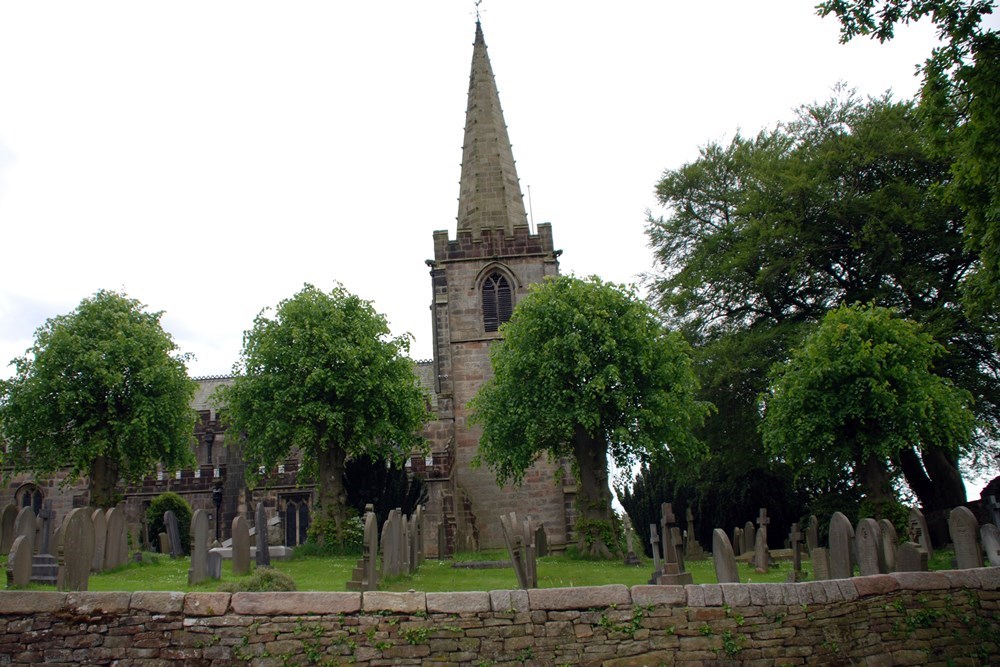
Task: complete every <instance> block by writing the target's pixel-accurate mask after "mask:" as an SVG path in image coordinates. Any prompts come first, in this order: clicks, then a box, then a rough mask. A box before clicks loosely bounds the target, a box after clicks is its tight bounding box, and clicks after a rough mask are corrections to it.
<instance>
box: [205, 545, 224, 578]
mask: <svg viewBox="0 0 1000 667" xmlns="http://www.w3.org/2000/svg"><path fill="white" fill-rule="evenodd" d="M205 565H206V568H207V572H208V576H209V577H210V578H211V579H214V580H216V581H218V580H219V579H222V554H221V553H219V552H218V551H209V552H208V558H207V559H206V561H205Z"/></svg>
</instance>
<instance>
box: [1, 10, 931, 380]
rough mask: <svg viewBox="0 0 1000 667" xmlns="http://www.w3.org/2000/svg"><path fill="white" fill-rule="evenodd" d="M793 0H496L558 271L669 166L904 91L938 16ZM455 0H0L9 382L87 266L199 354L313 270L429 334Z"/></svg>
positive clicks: (629, 233)
mask: <svg viewBox="0 0 1000 667" xmlns="http://www.w3.org/2000/svg"><path fill="white" fill-rule="evenodd" d="M813 4H814V3H813V2H810V1H809V0H805V1H803V0H795V1H792V0H766V1H765V0H716V1H715V2H711V3H708V2H679V1H674V2H664V1H663V0H649V1H646V0H634V1H629V0H625V1H623V2H620V3H615V4H614V9H613V10H611V9H609V7H610V5H608V4H602V5H600V6H599V5H597V4H596V3H593V4H591V3H580V2H568V1H565V2H556V1H551V2H550V1H539V0H533V1H529V0H486V2H484V3H483V5H482V7H481V9H482V10H483V11H482V22H483V29H484V32H485V35H486V41H487V44H488V45H489V52H490V57H491V60H492V63H493V67H494V72H495V74H496V77H497V83H498V87H499V89H500V98H501V103H502V104H503V107H504V112H505V116H506V120H507V124H508V126H509V131H510V136H511V141H512V142H513V144H514V156H515V158H516V159H517V167H518V170H519V175H520V178H521V183H522V187H523V188H524V190H525V193H527V190H528V188H527V186H530V192H531V202H530V203H531V208H532V211H533V219H534V222H535V223H536V224H537V223H538V222H546V221H547V222H551V223H552V225H553V233H554V237H555V241H556V246H557V247H559V248H561V249H563V251H564V254H563V256H562V261H561V269H562V271H563V272H566V273H569V272H573V273H576V274H578V275H587V274H599V275H601V276H602V277H604V278H605V279H609V280H615V281H619V282H633V281H635V280H636V279H637V276H638V275H639V274H641V273H643V272H645V271H648V270H649V269H650V268H651V254H650V251H649V249H648V248H647V247H646V243H645V238H644V236H643V227H644V222H645V217H646V216H645V211H646V210H647V209H653V210H654V211H655V212H657V213H659V212H658V211H657V209H656V202H655V199H654V198H653V194H652V192H653V186H654V184H655V182H656V180H657V178H658V177H659V175H660V174H661V173H662V171H663V170H664V169H666V168H674V167H677V166H680V165H681V164H683V163H684V162H686V161H689V160H692V159H694V158H695V157H696V156H697V150H698V147H699V146H700V145H702V144H704V143H705V142H707V141H710V140H713V139H725V138H727V137H729V136H731V135H732V133H733V132H734V131H735V130H736V129H737V128H741V129H742V130H743V131H744V132H756V131H758V130H759V129H761V128H763V127H765V126H769V125H773V123H775V122H776V121H778V120H781V119H787V118H789V117H790V115H791V113H792V109H793V108H794V107H796V106H798V105H799V104H802V103H805V102H809V101H813V100H822V99H826V98H827V97H828V96H829V95H830V91H831V89H832V87H833V86H834V85H835V84H836V83H837V82H838V81H841V80H843V81H846V82H847V83H848V84H849V85H851V86H854V87H856V88H857V89H858V90H859V91H860V92H861V93H862V94H872V95H877V94H881V93H882V92H884V91H886V90H887V89H892V90H893V91H894V92H895V93H896V95H897V96H898V97H910V96H912V95H913V94H914V93H915V91H916V90H917V87H918V79H917V78H916V77H915V75H914V70H915V66H916V65H917V64H918V63H919V62H921V61H922V60H923V58H924V57H926V55H927V54H928V53H929V51H930V49H931V47H932V45H933V43H934V34H933V30H932V28H931V26H930V25H917V26H915V27H913V28H909V29H905V30H902V31H900V34H899V36H898V38H897V39H896V40H895V41H894V42H892V43H891V44H888V45H885V46H880V45H878V44H876V43H871V42H869V41H867V40H859V41H856V42H854V43H851V44H850V45H846V46H845V45H841V44H839V43H838V26H837V24H836V22H835V21H834V20H833V19H820V18H819V17H817V16H816V15H815V11H814V9H813V8H812V5H813ZM474 21H475V15H474V5H473V2H472V1H471V0H447V1H443V0H439V1H437V2H424V3H418V2H412V0H410V1H406V2H404V1H402V0H384V1H383V2H370V3H369V2H356V3H339V2H332V1H330V0H326V1H322V2H311V1H308V0H293V1H290V2H281V3H277V2H274V3H266V2H246V1H240V2H223V1H216V2H202V1H199V2H184V1H179V2H169V3H166V2H158V3H153V2H143V3H137V2H132V1H128V2H101V1H94V2H85V3H83V2H45V3H34V2H30V3H29V2H6V1H5V2H2V3H0V377H7V376H9V375H10V374H11V373H12V371H13V369H12V367H8V366H6V365H5V364H6V362H7V361H8V360H10V359H12V358H13V357H15V356H17V355H19V354H21V353H23V351H24V350H25V349H26V348H27V347H28V346H29V345H30V343H31V340H32V336H33V332H34V330H35V329H36V328H37V327H38V326H39V325H41V324H42V323H43V322H44V321H45V320H46V318H49V317H52V316H54V315H57V314H60V313H65V312H68V311H71V310H72V309H73V308H74V307H75V306H76V305H77V304H78V303H79V301H80V300H81V299H82V298H84V297H86V296H88V295H90V294H93V293H94V292H95V291H96V290H98V289H101V288H108V289H117V290H124V291H125V292H127V293H128V294H129V295H130V296H132V297H135V298H138V299H140V300H141V301H142V302H144V303H145V304H147V305H148V307H149V308H150V309H152V310H162V311H164V312H165V315H164V318H163V324H164V327H165V328H166V329H167V330H168V331H169V332H170V333H171V334H172V335H173V336H174V338H175V339H176V341H177V342H178V344H179V346H180V348H181V349H182V350H183V351H185V352H190V353H193V354H194V355H195V361H193V362H192V363H191V364H190V370H191V372H192V374H194V375H199V376H201V375H214V374H224V373H228V372H229V371H230V370H231V367H232V364H233V362H234V361H236V359H237V356H238V354H239V349H240V345H241V340H242V338H241V337H242V333H243V331H244V330H245V329H247V328H248V327H249V326H250V324H251V322H252V320H253V318H254V316H255V315H256V314H257V313H258V312H259V311H260V310H261V309H262V308H264V307H265V306H270V305H274V304H276V303H277V302H278V301H279V300H281V299H282V298H285V297H288V296H291V295H292V294H294V293H295V292H296V291H297V290H298V289H299V288H301V286H302V284H303V283H305V282H310V283H313V284H315V285H317V286H320V287H323V288H329V287H330V286H331V285H332V284H333V283H334V281H340V282H342V283H343V284H344V285H345V286H346V287H347V288H348V289H350V290H352V291H354V292H356V293H358V294H360V295H361V296H363V297H364V298H367V299H370V300H372V301H373V302H374V304H375V307H376V308H377V309H378V310H379V311H380V312H383V313H385V314H386V315H387V317H388V319H389V321H390V324H391V326H392V328H393V330H394V332H395V333H403V332H410V333H411V334H412V335H413V336H414V341H413V346H412V349H411V353H412V355H413V356H414V357H415V358H419V359H423V358H429V357H430V355H431V334H430V315H429V311H428V306H429V303H430V296H431V290H430V284H429V279H428V273H427V272H428V269H427V267H426V266H425V265H424V260H425V259H427V258H429V257H431V256H432V255H433V245H432V233H433V232H434V230H438V229H447V230H449V231H450V232H451V233H452V235H454V231H455V215H456V213H457V196H458V182H457V181H458V177H459V162H460V159H461V142H462V128H463V125H464V115H465V103H466V101H465V95H466V91H467V86H468V76H469V66H470V59H471V56H472V40H473V36H474Z"/></svg>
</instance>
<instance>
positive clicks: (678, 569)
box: [649, 503, 694, 586]
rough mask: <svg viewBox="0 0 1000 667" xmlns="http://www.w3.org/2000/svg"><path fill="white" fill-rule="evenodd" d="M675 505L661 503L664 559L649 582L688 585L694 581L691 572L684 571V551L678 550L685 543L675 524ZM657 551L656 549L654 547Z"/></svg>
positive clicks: (661, 537) (661, 536)
mask: <svg viewBox="0 0 1000 667" xmlns="http://www.w3.org/2000/svg"><path fill="white" fill-rule="evenodd" d="M675 521H676V518H675V517H674V510H673V505H672V504H671V503H663V504H662V505H660V527H661V530H662V534H661V535H660V539H661V541H662V543H663V560H662V562H661V563H660V568H659V569H658V570H656V571H654V572H653V578H652V579H651V580H650V582H649V583H651V584H661V585H674V586H677V585H686V584H690V583H694V580H693V579H692V577H691V573H690V572H685V571H684V556H683V553H684V552H683V551H678V548H677V547H678V546H679V545H680V544H682V543H683V540H682V539H681V535H680V529H679V528H677V526H674V525H673V523H674V522H675ZM654 552H655V549H654Z"/></svg>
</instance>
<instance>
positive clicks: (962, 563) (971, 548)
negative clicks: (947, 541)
mask: <svg viewBox="0 0 1000 667" xmlns="http://www.w3.org/2000/svg"><path fill="white" fill-rule="evenodd" d="M948 531H949V532H950V533H951V541H952V543H953V544H954V545H955V561H956V562H957V563H958V569H960V570H966V569H969V568H973V567H982V566H983V548H982V545H980V544H979V522H978V521H976V515H975V514H973V513H972V512H971V511H970V510H969V508H968V507H963V506H959V507H956V508H955V509H953V510H952V511H951V513H949V514H948Z"/></svg>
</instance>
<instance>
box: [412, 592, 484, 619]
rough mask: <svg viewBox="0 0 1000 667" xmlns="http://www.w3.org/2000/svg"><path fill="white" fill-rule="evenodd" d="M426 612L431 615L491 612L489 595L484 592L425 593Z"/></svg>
mask: <svg viewBox="0 0 1000 667" xmlns="http://www.w3.org/2000/svg"><path fill="white" fill-rule="evenodd" d="M427 611H428V612H430V613H432V614H436V613H441V614H468V613H478V612H487V611H491V606H490V594H489V593H487V592H485V591H463V592H457V593H427Z"/></svg>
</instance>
